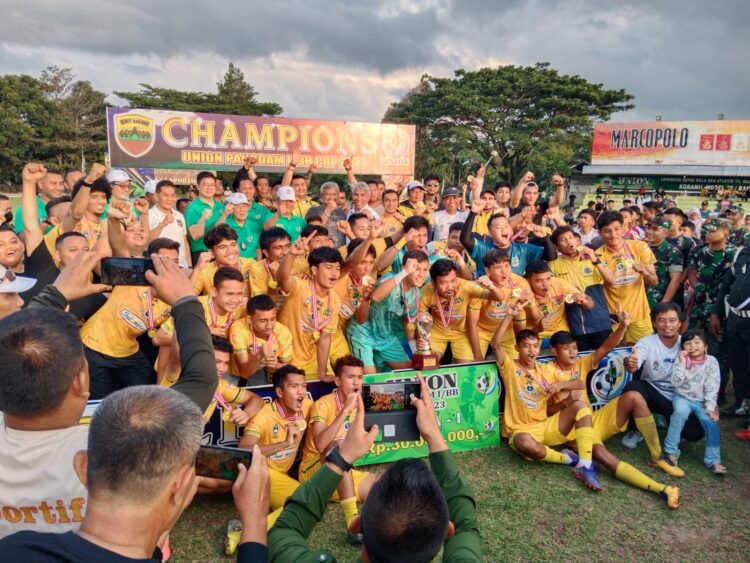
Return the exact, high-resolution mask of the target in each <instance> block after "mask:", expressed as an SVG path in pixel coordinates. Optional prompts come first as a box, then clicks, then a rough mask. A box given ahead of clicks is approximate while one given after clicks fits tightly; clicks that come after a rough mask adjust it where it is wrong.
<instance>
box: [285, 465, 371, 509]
mask: <svg viewBox="0 0 750 563" xmlns="http://www.w3.org/2000/svg"><path fill="white" fill-rule="evenodd" d="M321 467H323V464H322V463H321V462H320V461H316V462H315V463H314V464H312V465H310V466H309V467H307V468H305V469H302V467H300V470H299V481H300V483H304V482H305V481H307V480H309V479H311V478H312V476H313V475H315V474H316V473H317V472H318V469H320V468H321ZM351 474H352V479H354V494H355V495H356V496H357V499H358V500H359V501H360V502H364V499H363V498H362V496H361V495H360V494H359V484H360V483H361V482H362V481H364V480H365V479H367V477H369V476H370V473H368V472H367V471H357V470H356V469H352V470H351ZM331 500H333V501H337V502H338V501H339V500H341V499H339V492H338V491H333V495H332V496H331Z"/></svg>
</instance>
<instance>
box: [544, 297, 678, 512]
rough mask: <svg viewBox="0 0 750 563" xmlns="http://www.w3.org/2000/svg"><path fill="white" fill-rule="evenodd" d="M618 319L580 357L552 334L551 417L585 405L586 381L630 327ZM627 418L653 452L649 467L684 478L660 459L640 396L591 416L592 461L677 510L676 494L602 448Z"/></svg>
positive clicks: (571, 341)
mask: <svg viewBox="0 0 750 563" xmlns="http://www.w3.org/2000/svg"><path fill="white" fill-rule="evenodd" d="M618 316H619V320H620V324H619V325H618V327H617V330H616V331H615V332H614V333H613V334H612V335H610V337H609V338H607V340H605V341H604V343H603V344H602V345H601V346H600V347H599V348H597V349H596V350H595V351H594V352H592V353H591V354H586V355H584V356H578V344H577V343H576V341H575V338H574V337H573V335H572V334H571V333H569V332H567V331H562V330H561V331H558V332H556V333H555V334H553V335H552V338H551V339H550V343H551V346H552V354H553V355H554V356H555V364H556V367H557V370H558V380H557V382H555V383H553V384H552V385H551V386H550V394H551V395H552V397H553V398H554V399H555V400H556V401H555V402H551V403H550V404H549V406H548V409H547V412H548V413H552V412H555V411H556V410H559V409H561V408H563V407H564V405H566V404H568V403H570V402H572V401H581V400H583V401H586V402H587V403H589V400H588V396H587V393H586V391H585V382H586V376H587V375H588V373H589V372H591V371H592V370H593V369H596V367H597V366H598V365H599V362H600V361H601V360H602V358H604V357H605V356H606V355H607V354H609V352H610V351H611V350H612V349H613V348H614V347H615V346H616V345H617V344H618V343H619V342H620V341H621V340H622V337H623V335H624V334H625V332H626V331H627V329H628V325H629V324H630V315H629V314H628V313H624V312H622V311H621V312H620V313H619V315H618ZM589 404H590V403H589ZM631 415H632V416H633V418H634V419H635V422H636V425H638V428H640V429H641V432H642V433H643V435H644V436H645V437H646V443H647V444H648V446H649V451H650V452H651V458H650V459H649V465H654V466H657V467H659V469H661V470H662V471H664V472H665V473H666V474H667V475H671V476H672V477H682V476H683V475H685V473H684V472H683V471H682V470H681V469H679V468H677V467H675V466H674V465H670V464H668V463H665V462H664V461H662V460H660V457H659V456H660V455H661V445H660V443H659V435H658V434H657V433H656V424H655V423H654V419H653V417H652V416H651V411H650V410H649V409H648V405H646V401H645V400H644V398H643V396H642V395H640V394H639V393H636V392H633V391H630V392H627V393H623V394H622V395H620V396H619V397H615V398H614V399H612V400H611V401H609V402H608V403H607V404H606V405H605V406H604V407H602V408H601V409H599V410H597V411H595V412H594V417H593V418H594V447H593V454H594V460H595V461H598V462H599V463H601V464H602V465H603V466H604V467H606V468H607V469H608V470H609V471H610V472H611V473H612V474H613V475H614V476H615V477H617V478H618V479H619V480H620V481H623V482H625V483H628V484H629V485H633V486H634V487H638V488H641V489H643V490H645V491H650V492H652V493H656V494H657V495H659V496H661V497H662V498H664V499H665V500H666V501H667V506H669V508H678V507H679V505H680V489H678V488H677V487H672V486H666V485H663V484H661V483H657V482H656V481H654V480H653V479H651V478H649V477H648V476H646V475H644V474H643V473H641V472H640V471H638V470H637V469H636V468H635V467H633V466H632V465H630V464H628V463H625V462H624V461H620V460H619V459H618V458H617V457H615V456H614V455H613V454H612V453H611V452H610V451H609V450H608V449H607V448H606V447H605V446H604V442H605V441H606V440H608V439H609V438H611V437H612V436H614V435H615V434H619V433H620V432H624V431H625V430H626V429H627V426H628V420H629V419H630V417H631Z"/></svg>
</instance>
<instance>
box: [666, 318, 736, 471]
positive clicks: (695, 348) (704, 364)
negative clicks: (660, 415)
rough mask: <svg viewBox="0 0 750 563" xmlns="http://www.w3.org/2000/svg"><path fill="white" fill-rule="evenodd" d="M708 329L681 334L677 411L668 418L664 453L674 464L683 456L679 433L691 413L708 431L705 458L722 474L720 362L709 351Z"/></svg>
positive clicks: (675, 374) (676, 378)
mask: <svg viewBox="0 0 750 563" xmlns="http://www.w3.org/2000/svg"><path fill="white" fill-rule="evenodd" d="M706 347H707V344H706V333H704V332H703V331H702V330H700V329H690V330H688V331H686V332H685V334H684V335H683V337H682V352H680V356H679V359H678V360H677V362H676V363H675V365H674V368H673V370H672V384H673V385H674V397H673V398H672V407H673V408H674V412H673V413H672V418H671V419H670V420H669V431H668V432H667V437H666V439H665V440H664V452H663V453H662V457H666V458H668V459H669V460H670V461H671V462H673V463H674V464H675V465H676V464H677V458H678V457H679V456H680V448H679V443H680V434H681V433H682V428H683V426H685V421H686V420H687V418H688V416H690V414H691V413H693V414H695V416H697V417H698V420H700V423H701V425H702V426H703V429H704V430H705V431H706V454H705V456H704V458H703V462H704V463H705V464H706V467H708V468H709V469H710V470H711V472H712V473H715V474H716V475H723V474H725V473H726V472H727V468H726V467H725V466H723V465H722V464H721V453H720V451H719V408H718V406H717V405H716V397H717V395H718V393H719V381H720V377H719V362H717V361H716V358H714V357H713V356H709V355H708V354H706Z"/></svg>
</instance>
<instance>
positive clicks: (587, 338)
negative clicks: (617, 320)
mask: <svg viewBox="0 0 750 563" xmlns="http://www.w3.org/2000/svg"><path fill="white" fill-rule="evenodd" d="M611 334H612V329H611V328H608V329H607V330H601V331H599V332H590V333H589V334H575V335H573V338H575V340H576V344H578V351H579V352H587V351H588V350H596V349H597V348H598V347H599V346H601V345H602V344H604V341H605V340H607V338H609V336H610V335H611Z"/></svg>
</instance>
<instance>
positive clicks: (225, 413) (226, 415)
mask: <svg viewBox="0 0 750 563" xmlns="http://www.w3.org/2000/svg"><path fill="white" fill-rule="evenodd" d="M230 416H232V413H231V412H229V411H227V410H224V411H221V420H223V421H224V422H229V417H230Z"/></svg>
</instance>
